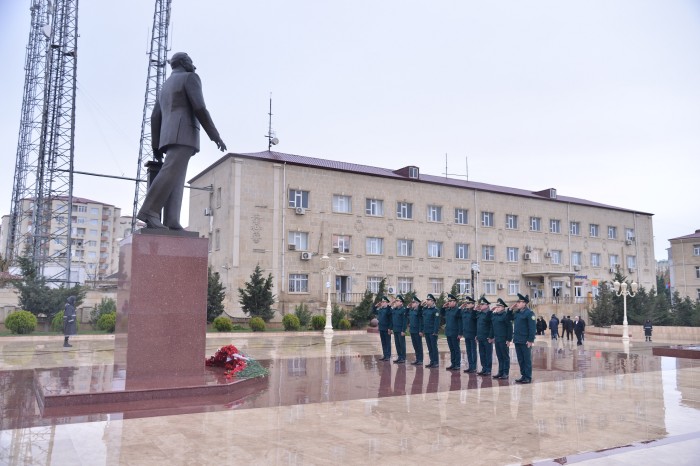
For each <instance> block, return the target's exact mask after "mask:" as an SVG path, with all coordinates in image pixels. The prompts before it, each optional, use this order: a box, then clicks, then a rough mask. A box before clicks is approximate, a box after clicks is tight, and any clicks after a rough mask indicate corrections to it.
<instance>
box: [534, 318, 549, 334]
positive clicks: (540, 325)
mask: <svg viewBox="0 0 700 466" xmlns="http://www.w3.org/2000/svg"><path fill="white" fill-rule="evenodd" d="M535 329H536V330H537V335H544V332H545V330H547V322H545V320H544V317H542V316H539V317H538V318H537V325H536V326H535Z"/></svg>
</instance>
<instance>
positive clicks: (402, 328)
mask: <svg viewBox="0 0 700 466" xmlns="http://www.w3.org/2000/svg"><path fill="white" fill-rule="evenodd" d="M403 305H404V302H403V296H402V295H397V296H396V298H395V299H394V302H393V303H392V304H391V330H389V332H391V333H393V334H394V346H395V347H396V355H397V358H396V359H394V364H405V363H406V327H407V326H408V312H407V311H406V308H405V307H404V306H403Z"/></svg>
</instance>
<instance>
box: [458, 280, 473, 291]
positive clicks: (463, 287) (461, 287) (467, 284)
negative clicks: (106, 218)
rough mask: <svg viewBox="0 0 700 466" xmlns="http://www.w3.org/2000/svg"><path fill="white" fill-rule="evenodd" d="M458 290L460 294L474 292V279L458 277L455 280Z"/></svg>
mask: <svg viewBox="0 0 700 466" xmlns="http://www.w3.org/2000/svg"><path fill="white" fill-rule="evenodd" d="M455 285H457V292H458V293H459V294H472V281H471V280H470V279H468V278H458V279H457V280H455Z"/></svg>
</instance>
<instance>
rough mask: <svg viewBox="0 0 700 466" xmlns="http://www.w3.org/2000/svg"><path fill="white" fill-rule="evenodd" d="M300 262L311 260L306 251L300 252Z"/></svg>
mask: <svg viewBox="0 0 700 466" xmlns="http://www.w3.org/2000/svg"><path fill="white" fill-rule="evenodd" d="M301 260H303V261H308V260H311V253H310V252H308V251H304V252H302V253H301Z"/></svg>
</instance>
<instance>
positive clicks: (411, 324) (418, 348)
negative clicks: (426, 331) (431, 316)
mask: <svg viewBox="0 0 700 466" xmlns="http://www.w3.org/2000/svg"><path fill="white" fill-rule="evenodd" d="M421 327H423V311H422V309H421V307H420V298H418V296H413V299H412V300H411V303H410V304H409V305H408V331H409V333H410V334H411V344H412V345H413V352H414V353H415V355H416V360H415V361H413V362H412V363H411V364H412V365H414V366H420V365H421V364H423V341H422V339H421V335H420V332H421Z"/></svg>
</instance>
